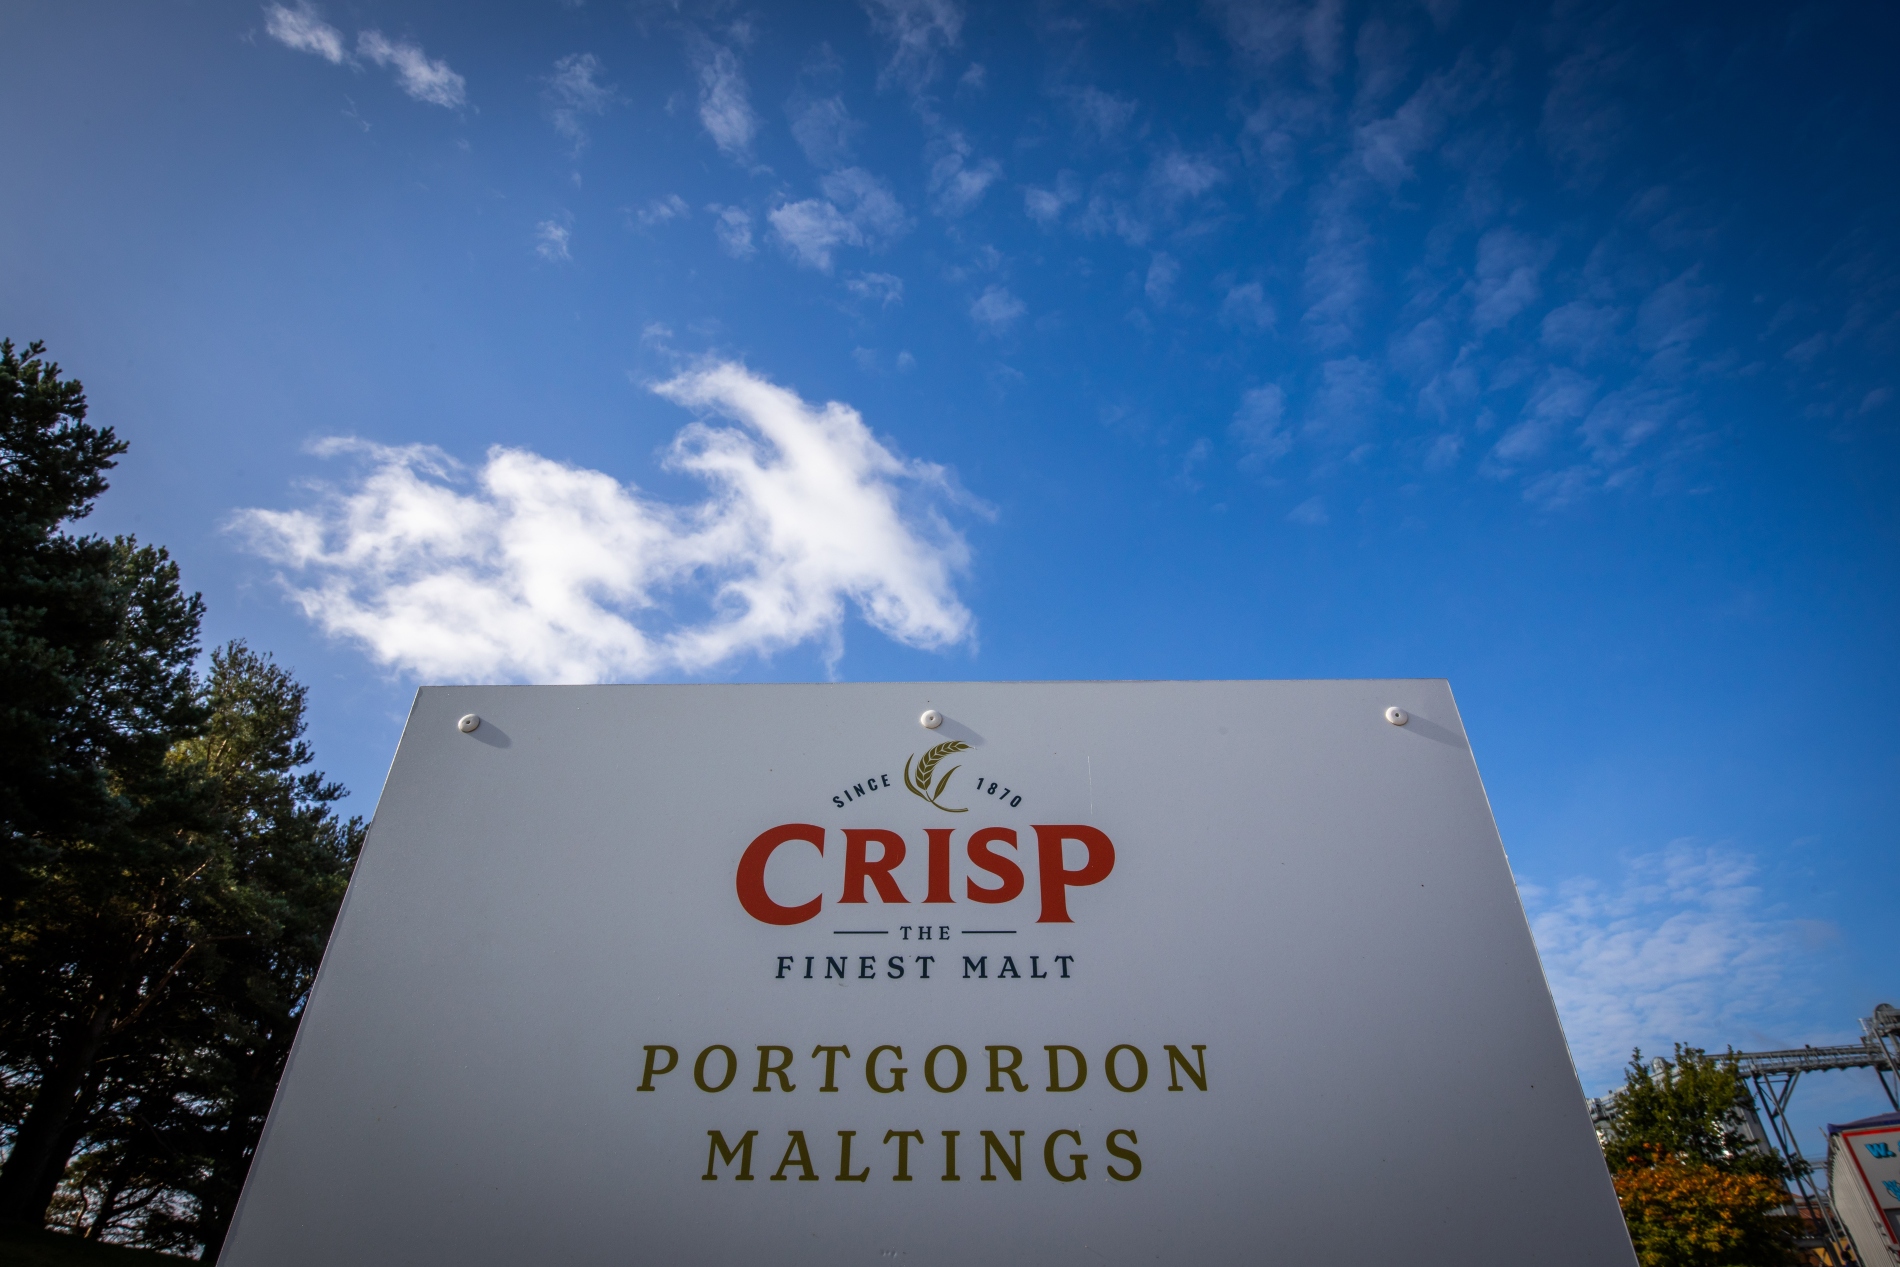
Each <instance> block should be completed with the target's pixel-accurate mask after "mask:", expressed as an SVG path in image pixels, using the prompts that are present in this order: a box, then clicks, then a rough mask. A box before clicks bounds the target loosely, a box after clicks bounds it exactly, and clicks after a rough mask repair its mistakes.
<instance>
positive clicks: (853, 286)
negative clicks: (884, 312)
mask: <svg viewBox="0 0 1900 1267" xmlns="http://www.w3.org/2000/svg"><path fill="white" fill-rule="evenodd" d="M844 286H845V289H846V290H848V291H850V292H851V293H852V294H854V295H856V296H858V297H859V298H860V299H874V300H876V301H877V302H878V303H880V304H882V305H883V306H884V307H886V308H888V307H890V306H891V305H892V304H894V303H899V302H901V301H902V300H903V298H904V279H903V278H901V277H897V276H894V275H892V274H890V273H859V274H858V275H857V276H856V277H852V278H848V279H846V281H845V284H844Z"/></svg>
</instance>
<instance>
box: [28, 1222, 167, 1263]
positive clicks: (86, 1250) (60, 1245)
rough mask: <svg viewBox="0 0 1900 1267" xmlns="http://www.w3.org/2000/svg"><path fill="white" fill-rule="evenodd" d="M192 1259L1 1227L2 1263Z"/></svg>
mask: <svg viewBox="0 0 1900 1267" xmlns="http://www.w3.org/2000/svg"><path fill="white" fill-rule="evenodd" d="M189 1261H191V1260H190V1259H186V1258H177V1257H174V1256H172V1255H171V1254H161V1253H159V1252H158V1251H157V1250H150V1249H127V1248H125V1247H124V1246H123V1245H101V1244H100V1243H99V1242H97V1241H82V1240H80V1239H79V1238H78V1237H77V1236H66V1235H63V1234H62V1233H59V1232H18V1231H0V1267H140V1264H145V1267H179V1264H181V1263H186V1262H189Z"/></svg>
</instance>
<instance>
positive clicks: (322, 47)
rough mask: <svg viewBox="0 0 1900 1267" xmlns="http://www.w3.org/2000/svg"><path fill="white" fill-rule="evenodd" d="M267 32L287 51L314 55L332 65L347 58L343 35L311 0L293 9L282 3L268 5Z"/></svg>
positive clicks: (266, 12) (265, 12) (340, 62)
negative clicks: (322, 16) (287, 49)
mask: <svg viewBox="0 0 1900 1267" xmlns="http://www.w3.org/2000/svg"><path fill="white" fill-rule="evenodd" d="M264 31H265V33H266V34H267V35H269V36H270V37H271V38H272V39H274V40H276V41H277V42H278V43H279V44H282V45H284V46H285V47H286V48H294V49H296V50H297V51H298V52H299V53H315V54H316V55H317V56H318V57H321V58H322V59H323V60H324V61H326V62H329V63H330V64H331V65H332V66H336V65H340V64H342V61H343V58H344V56H345V53H344V46H343V32H341V31H339V30H337V29H336V28H335V27H333V26H331V25H330V24H329V23H328V22H325V21H324V20H323V19H322V18H320V17H318V16H317V11H316V9H315V8H314V7H312V6H311V5H310V4H309V3H308V0H303V2H302V3H299V4H298V5H297V7H296V8H294V9H293V8H287V7H285V6H284V5H281V4H272V5H266V6H265V7H264Z"/></svg>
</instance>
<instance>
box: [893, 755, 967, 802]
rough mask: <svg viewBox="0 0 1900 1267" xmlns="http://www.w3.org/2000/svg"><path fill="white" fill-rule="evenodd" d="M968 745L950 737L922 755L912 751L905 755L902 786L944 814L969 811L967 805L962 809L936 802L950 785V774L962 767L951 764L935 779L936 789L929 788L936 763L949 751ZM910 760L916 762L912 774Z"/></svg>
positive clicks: (935, 770)
mask: <svg viewBox="0 0 1900 1267" xmlns="http://www.w3.org/2000/svg"><path fill="white" fill-rule="evenodd" d="M969 746H970V745H969V744H967V743H964V742H963V741H962V740H961V739H952V740H951V741H950V742H949V743H940V744H938V745H937V746H936V747H934V748H932V749H930V750H929V751H928V752H926V753H924V755H923V756H922V757H918V756H916V754H914V753H913V754H912V755H911V756H908V757H905V758H904V786H905V787H907V788H909V789H910V794H911V795H912V796H921V797H923V798H924V799H925V800H926V801H929V802H930V803H931V804H932V805H936V806H937V808H938V809H940V810H942V811H943V812H944V813H946V814H967V813H969V812H970V810H969V807H968V806H967V805H966V806H965V807H963V808H962V809H956V808H953V807H951V806H949V805H941V804H938V802H937V798H938V797H939V796H942V795H943V790H944V788H946V787H948V786H949V785H950V776H951V775H953V774H955V773H956V772H957V771H958V770H960V769H962V768H963V767H961V766H954V765H953V766H951V767H950V768H949V769H948V770H945V771H944V772H943V777H942V778H940V779H938V780H937V787H936V790H934V791H933V790H931V786H930V780H931V776H933V775H935V774H936V773H937V763H938V762H939V761H942V760H943V759H944V758H945V757H947V756H949V755H950V754H951V753H953V752H962V751H964V750H965V749H967V748H969ZM912 761H916V762H917V772H916V773H915V774H912V773H911V769H910V763H911V762H912Z"/></svg>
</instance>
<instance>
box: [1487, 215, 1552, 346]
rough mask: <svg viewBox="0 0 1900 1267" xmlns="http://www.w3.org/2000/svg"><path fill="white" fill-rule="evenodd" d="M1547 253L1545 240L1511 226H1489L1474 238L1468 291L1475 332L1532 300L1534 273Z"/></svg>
mask: <svg viewBox="0 0 1900 1267" xmlns="http://www.w3.org/2000/svg"><path fill="white" fill-rule="evenodd" d="M1550 256H1551V248H1550V247H1549V245H1548V244H1546V243H1543V242H1539V241H1538V240H1537V239H1536V238H1533V237H1530V236H1529V235H1528V234H1524V233H1520V232H1518V231H1517V230H1515V229H1493V230H1491V231H1490V232H1489V233H1487V234H1485V235H1484V236H1483V237H1482V238H1479V239H1478V269H1477V276H1476V277H1475V278H1473V279H1472V282H1471V286H1470V291H1471V296H1472V308H1471V324H1472V325H1474V326H1476V327H1477V329H1478V332H1479V333H1481V334H1482V333H1484V332H1486V331H1489V330H1496V329H1497V328H1499V327H1500V326H1502V325H1504V324H1506V323H1507V322H1509V321H1510V320H1511V318H1513V317H1515V316H1516V315H1517V314H1518V313H1520V312H1522V311H1524V309H1526V308H1528V307H1529V306H1530V305H1531V304H1532V303H1534V302H1536V300H1537V295H1538V274H1539V273H1541V272H1542V271H1543V268H1544V265H1545V264H1546V263H1548V262H1549V261H1550Z"/></svg>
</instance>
